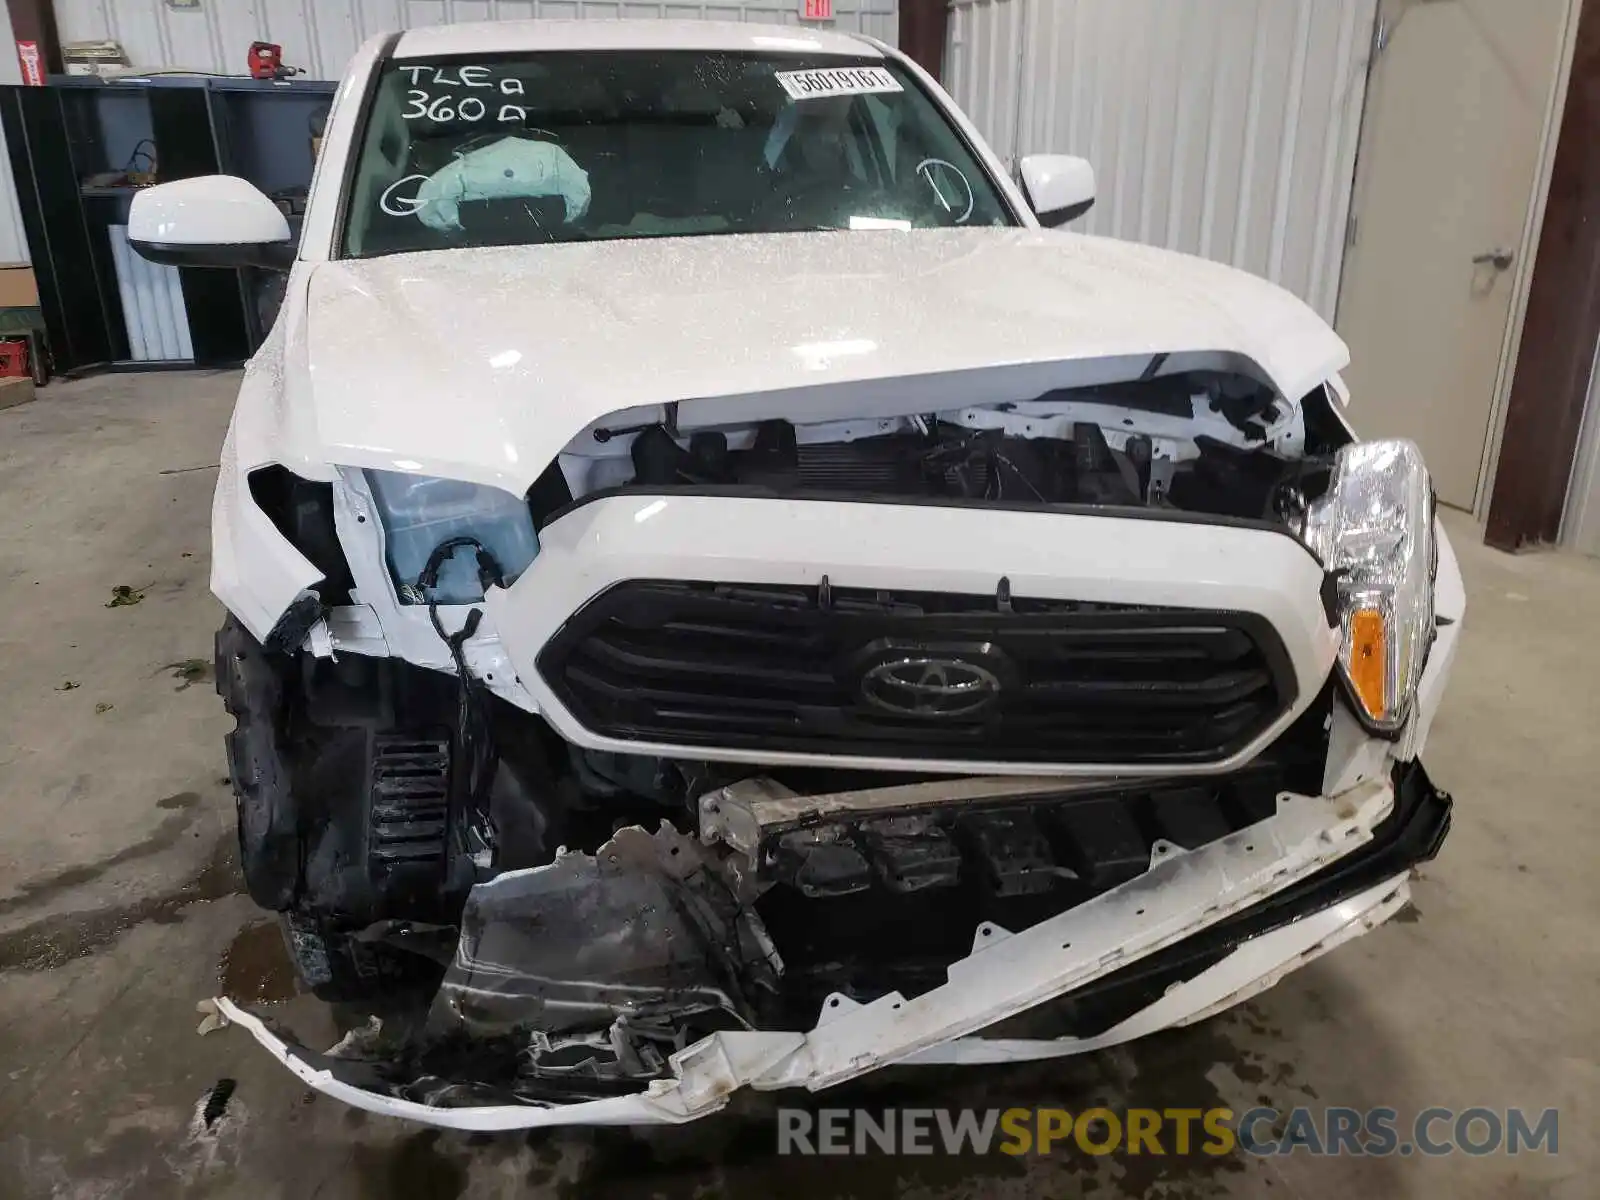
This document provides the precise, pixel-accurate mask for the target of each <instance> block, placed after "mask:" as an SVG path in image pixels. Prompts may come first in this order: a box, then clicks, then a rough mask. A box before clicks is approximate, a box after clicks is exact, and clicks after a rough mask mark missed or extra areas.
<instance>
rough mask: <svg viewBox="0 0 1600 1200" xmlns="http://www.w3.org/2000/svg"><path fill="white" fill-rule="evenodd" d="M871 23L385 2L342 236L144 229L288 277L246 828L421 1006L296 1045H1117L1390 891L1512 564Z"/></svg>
mask: <svg viewBox="0 0 1600 1200" xmlns="http://www.w3.org/2000/svg"><path fill="white" fill-rule="evenodd" d="M1017 176H1018V178H1017V180H1015V181H1014V180H1013V179H1012V178H1011V177H1010V176H1009V175H1008V173H1007V171H1006V170H1005V169H1004V168H1003V167H1002V165H1001V163H1000V162H999V161H998V160H997V159H996V157H995V155H994V154H993V152H992V151H991V150H990V149H989V148H988V147H987V146H986V145H985V144H984V142H983V140H982V138H980V137H979V135H978V134H977V132H976V131H975V130H974V128H973V126H972V124H971V122H970V121H968V120H967V119H966V118H965V117H964V116H963V115H962V114H961V113H960V112H959V111H958V110H957V109H956V108H955V106H954V104H953V103H952V102H951V100H950V98H949V97H948V96H947V95H946V94H945V93H944V92H943V91H942V90H941V89H940V88H939V86H938V85H937V84H936V83H935V82H934V81H933V80H932V79H930V78H929V77H928V76H927V75H926V74H925V73H924V72H923V71H921V70H920V69H919V68H918V67H917V66H916V65H914V64H913V63H912V62H911V61H909V60H908V59H907V58H905V57H904V56H902V55H901V54H899V53H897V52H896V51H895V50H893V49H892V48H890V47H888V46H885V45H883V44H881V43H879V42H876V41H873V40H872V39H870V38H864V37H857V36H853V35H849V34H845V33H839V32H828V31H812V30H809V29H807V30H799V29H795V28H780V27H773V28H765V27H761V26H757V25H719V24H701V23H674V22H640V23H630V22H605V21H593V22H553V21H552V22H527V23H504V24H483V25H463V26H454V27H443V28H434V29H426V30H416V31H411V32H406V33H402V34H396V35H393V36H387V37H380V38H376V39H374V40H372V41H371V42H369V43H368V44H367V45H365V46H364V47H363V48H362V49H361V51H360V52H359V53H358V54H357V56H356V58H355V60H354V62H353V63H352V64H351V67H350V71H349V74H348V76H347V78H346V79H345V80H344V82H343V83H342V84H341V86H340V88H339V91H338V94H337V98H336V100H335V102H334V105H333V110H332V113H331V116H330V119H329V121H328V124H327V132H326V137H325V140H324V142H323V145H322V150H321V157H320V161H319V162H318V163H317V168H316V178H315V182H314V184H313V187H312V190H311V194H310V197H309V200H308V203H307V207H306V211H305V214H304V223H303V227H302V228H301V230H300V231H299V236H298V240H294V239H291V236H290V231H289V227H288V225H287V224H286V221H285V218H284V216H283V215H282V214H281V213H280V212H279V211H278V209H276V208H275V207H274V206H273V204H272V203H271V202H269V201H268V200H267V199H266V198H265V197H264V196H262V195H261V194H260V193H258V192H256V191H255V190H254V189H253V188H251V187H250V185H249V184H247V183H245V182H244V181H242V180H238V179H232V178H226V177H209V178H196V179H185V180H179V181H176V182H172V183H166V184H163V185H161V186H159V187H154V188H151V189H149V190H147V191H144V192H142V193H140V194H139V196H138V197H137V199H136V200H135V202H134V205H133V210H132V214H131V219H130V236H131V238H132V240H133V242H134V244H135V245H136V247H137V248H138V249H139V251H140V252H141V253H142V254H144V255H145V256H146V257H147V258H150V259H152V260H154V261H157V262H165V263H178V264H183V265H189V266H194V265H207V264H209V265H214V266H222V267H236V266H241V265H251V266H255V267H267V268H270V269H276V270H281V271H284V272H287V282H286V291H285V295H284V300H283V304H282V309H281V312H280V313H279V315H278V317H277V320H276V323H275V325H274V326H273V328H272V331H271V334H270V336H269V337H268V338H267V340H266V343H265V344H264V345H263V346H262V348H261V350H260V352H259V353H258V354H257V355H256V356H255V358H254V359H253V360H252V362H251V363H250V366H249V368H248V370H247V371H246V373H245V376H244V380H243V383H242V385H241V387H240V391H239V398H238V404H237V408H236V410H235V412H234V416H233V421H232V424H231V426H230V427H229V431H228V436H227V441H226V443H225V445H224V447H223V451H222V460H221V462H222V466H221V477H220V480H219V482H218V485H217V491H216V500H215V510H214V520H213V544H212V587H213V590H214V591H215V592H216V594H217V596H218V597H219V598H220V599H221V600H222V602H223V603H224V604H225V605H226V606H227V609H228V613H229V615H228V617H227V619H226V623H225V624H224V625H223V628H222V629H221V631H220V632H219V634H218V636H217V679H218V686H219V690H220V691H221V693H222V697H223V699H224V701H225V703H226V704H227V707H228V711H229V712H230V713H231V714H232V715H233V716H234V717H235V718H236V719H237V729H236V730H235V731H234V732H233V733H231V734H230V735H229V737H228V756H229V761H230V766H231V771H232V776H233V783H234V787H235V790H236V792H237V796H238V806H239V831H240V845H241V853H242V860H243V868H244V873H245V876H246V879H247V881H248V884H249V889H250V892H251V894H252V895H253V896H254V898H255V899H256V900H257V902H259V903H260V904H262V905H263V906H265V907H267V908H270V909H273V910H277V911H280V912H281V913H282V914H283V917H284V924H285V929H286V931H287V936H288V939H289V943H290V946H291V948H292V950H293V953H294V958H295V961H296V963H297V965H298V967H299V969H300V972H301V974H302V976H303V978H304V980H305V982H306V984H307V985H308V986H310V987H312V988H314V989H315V990H317V991H318V992H319V994H322V995H324V996H328V997H338V996H342V997H356V998H363V997H364V998H371V997H373V996H374V995H381V998H382V999H383V1000H384V1002H385V1004H386V1005H387V1006H388V1007H389V1008H390V1009H391V1010H392V1009H393V1008H394V1007H395V1006H396V1005H397V1004H402V1003H403V1002H405V1001H406V1000H407V999H408V998H409V999H411V1000H414V1002H415V1012H416V1019H415V1020H414V1021H411V1022H404V1021H401V1022H394V1021H391V1022H389V1023H388V1024H386V1026H385V1030H384V1034H383V1036H382V1037H380V1038H368V1039H366V1040H365V1041H360V1042H359V1044H356V1045H354V1046H351V1045H347V1046H345V1047H343V1048H342V1050H341V1052H340V1054H339V1055H337V1056H332V1057H330V1056H324V1055H320V1054H317V1053H315V1052H313V1051H312V1050H309V1049H306V1048H304V1047H300V1046H296V1045H293V1044H291V1043H289V1042H287V1041H285V1040H284V1039H283V1038H282V1037H281V1036H280V1035H279V1034H277V1033H275V1032H274V1031H272V1030H270V1029H269V1028H267V1026H265V1025H264V1024H262V1023H261V1022H260V1021H259V1020H258V1019H257V1018H256V1017H255V1016H254V1015H252V1014H250V1013H249V1012H247V1011H245V1010H244V1009H242V1008H241V1007H239V1006H238V1005H237V1004H235V1003H234V1002H233V1001H232V1000H229V999H228V998H226V997H224V998H221V999H220V1000H219V1009H220V1011H221V1013H222V1014H223V1015H224V1016H225V1017H226V1018H227V1019H229V1020H231V1021H234V1022H236V1023H238V1024H241V1025H243V1026H245V1027H247V1028H248V1029H249V1030H250V1031H251V1032H252V1033H253V1034H254V1035H255V1037H256V1038H257V1039H258V1040H259V1041H261V1042H262V1043H263V1044H264V1045H265V1046H266V1047H267V1048H268V1049H269V1050H271V1052H272V1053H274V1054H275V1055H277V1056H278V1057H279V1058H280V1059H282V1060H283V1061H284V1062H285V1063H286V1064H287V1065H288V1066H289V1067H290V1068H291V1069H292V1070H294V1071H295V1072H296V1073H297V1074H299V1075H300V1076H301V1077H302V1078H304V1079H305V1080H306V1082H307V1083H308V1084H309V1085H311V1086H312V1087H315V1088H317V1089H319V1090H322V1091H324V1092H328V1093H330V1094H333V1095H336V1096H339V1097H341V1098H342V1099H344V1100H346V1101H348V1102H349V1103H351V1104H355V1105H359V1106H360V1107H362V1108H366V1109H369V1110H372V1111H375V1112H383V1113H390V1114H395V1115H399V1116H404V1117H409V1118H412V1119H415V1120H418V1121H424V1122H428V1123H431V1124H434V1125H442V1126H452V1127H461V1128H478V1129H506V1128H517V1127H526V1126H535V1125H547V1124H557V1123H581V1122H603V1123H624V1122H635V1123H636V1122H652V1121H658V1122H659V1121H684V1120H689V1119H691V1118H694V1117H698V1116H701V1115H703V1114H705V1113H708V1112H711V1111H713V1110H715V1109H717V1108H719V1107H721V1106H722V1105H723V1104H724V1103H725V1102H726V1101H727V1098H728V1096H729V1094H730V1093H731V1092H732V1091H734V1090H735V1089H736V1088H739V1087H743V1086H751V1087H756V1088H776V1087H786V1086H803V1087H807V1088H812V1089H816V1088H822V1087H826V1086H828V1085H831V1084H834V1083H838V1082H840V1081H842V1080H846V1079H850V1078H852V1077H855V1076H858V1075H861V1074H862V1073H864V1072H867V1071H871V1070H873V1069H874V1068H877V1067H880V1066H883V1065H885V1064H889V1063H928V1062H944V1063H952V1062H955V1063H985V1062H997V1061H1014V1060H1018V1059H1023V1058H1040V1057H1049V1056H1054V1055H1066V1054H1074V1053H1079V1052H1083V1051H1087V1050H1093V1049H1095V1048H1098V1047H1102V1046H1106V1045H1109V1044H1113V1043H1116V1042H1119V1041H1123V1040H1126V1039H1129V1038H1133V1037H1137V1036H1139V1035H1142V1034H1144V1033H1147V1032H1150V1031H1152V1030H1155V1029H1160V1028H1164V1027H1167V1026H1171V1025H1176V1024H1182V1023H1185V1022H1188V1021H1193V1020H1196V1019H1198V1018H1200V1017H1202V1016H1205V1015H1207V1014H1209V1013H1211V1012H1214V1011H1216V1010H1218V1009H1220V1008H1223V1007H1226V1006H1227V1005H1229V1004H1232V1003H1234V1002H1236V1001H1237V1000H1239V999H1240V998H1242V997H1244V996H1247V995H1250V994H1252V993H1253V992H1255V991H1258V990H1260V989H1261V988H1264V987H1266V986H1269V985H1270V984H1271V983H1273V982H1274V981H1275V980H1277V979H1278V978H1279V977H1281V976H1282V975H1283V974H1285V973H1286V972H1288V971H1290V970H1292V969H1294V968H1295V967H1297V966H1299V965H1301V964H1303V963H1305V962H1306V961H1308V960H1309V959H1311V958H1313V957H1315V956H1316V955H1318V954H1320V953H1322V952H1324V951H1326V950H1328V949H1329V948H1331V947H1333V946H1335V945H1337V944H1339V943H1340V942H1342V941H1344V940H1346V939H1348V938H1351V937H1354V936H1356V935H1358V934H1360V933H1362V932H1364V931H1366V930H1368V929H1370V928H1372V927H1373V926H1375V925H1377V924H1378V923H1380V922H1381V921H1383V920H1385V919H1387V918H1388V917H1390V916H1392V915H1393V914H1394V913H1395V912H1396V911H1397V910H1398V909H1399V908H1400V907H1401V906H1402V905H1403V904H1404V903H1405V901H1406V899H1407V882H1406V881H1407V877H1408V873H1409V872H1410V870H1411V868H1412V867H1413V866H1414V865H1415V864H1416V863H1418V862H1420V861H1423V860H1425V859H1427V858H1429V857H1430V856H1431V855H1432V854H1433V853H1434V852H1435V851H1436V850H1437V848H1438V846H1439V843H1440V841H1441V840H1442V839H1443V837H1444V835H1445V833H1446V831H1447V829H1448V825H1449V812H1450V801H1449V797H1448V796H1446V795H1444V794H1443V793H1442V792H1440V791H1438V790H1437V789H1435V788H1434V787H1433V786H1432V785H1431V784H1430V782H1429V780H1428V777H1427V775H1426V774H1425V773H1424V771H1423V768H1422V766H1421V764H1420V763H1419V761H1418V755H1419V753H1420V752H1421V750H1422V748H1423V745H1424V742H1425V741H1426V739H1427V735H1428V728H1429V724H1430V722H1431V721H1432V719H1433V716H1434V714H1435V712H1436V711H1437V709H1438V706H1439V701H1440V694H1441V691H1442V689H1443V687H1444V684H1445V678H1446V675H1447V673H1448V671H1449V668H1450V664H1451V660H1452V658H1453V655H1454V651H1455V648H1456V641H1457V637H1458V635H1459V632H1460V628H1461V619H1462V615H1463V611H1464V606H1465V601H1464V596H1463V592H1462V585H1461V579H1460V575H1459V572H1458V570H1457V567H1456V563H1455V559H1454V556H1453V554H1452V553H1451V551H1450V547H1449V543H1448V542H1447V541H1446V540H1445V537H1444V534H1443V532H1442V530H1441V529H1440V528H1439V527H1438V525H1437V523H1436V521H1435V513H1434V508H1435V505H1434V499H1433V494H1432V488H1431V486H1430V483H1429V479H1428V475H1427V472H1426V470H1425V468H1424V466H1423V464H1422V462H1421V460H1420V458H1419V456H1418V453H1417V450H1416V448H1415V446H1413V445H1412V444H1410V443H1408V442H1361V441H1359V440H1357V438H1356V436H1355V434H1354V433H1353V432H1352V430H1351V429H1350V427H1349V425H1348V424H1347V422H1346V418H1345V412H1344V409H1345V402H1346V399H1347V397H1346V393H1345V390H1344V386H1343V384H1342V383H1341V381H1340V378H1339V374H1338V373H1339V371H1340V370H1341V368H1343V367H1344V366H1345V365H1346V362H1347V352H1346V349H1345V346H1344V344H1343V343H1342V342H1341V341H1340V340H1339V338H1338V337H1337V336H1335V334H1334V333H1333V331H1332V330H1330V329H1329V328H1328V326H1327V325H1326V324H1325V323H1324V322H1323V321H1322V320H1320V319H1319V318H1318V317H1317V316H1316V315H1315V314H1314V313H1313V312H1311V311H1310V310H1309V309H1308V308H1307V307H1306V306H1305V305H1303V304H1301V303H1300V302H1299V301H1298V300H1296V299H1294V298H1293V297H1291V296H1289V295H1287V294H1285V293H1284V292H1282V291H1280V290H1279V289H1277V288H1275V287H1273V286H1271V285H1269V284H1267V283H1264V282H1262V281H1261V280H1258V279H1255V278H1252V277H1250V276H1248V275H1245V274H1241V273H1240V272H1238V271H1234V270H1231V269H1229V268H1226V267H1223V266H1219V265H1216V264H1213V263H1209V262H1204V261H1201V260H1198V259H1194V258H1189V257H1185V256H1183V255H1180V254H1175V253H1169V252H1165V251H1161V250H1155V249H1150V248H1147V247H1143V246H1137V245H1131V244H1128V243H1124V242H1117V241H1109V240H1103V239H1098V238H1092V237H1086V236H1081V235H1077V234H1074V233H1071V232H1067V231H1064V230H1061V229H1059V228H1056V227H1058V226H1061V225H1063V224H1064V223H1066V222H1069V221H1070V220H1071V219H1072V218H1074V217H1075V216H1078V215H1080V214H1081V213H1083V212H1084V211H1085V210H1086V209H1087V208H1088V206H1089V205H1090V204H1091V203H1092V202H1093V199H1094V176H1093V171H1092V169H1091V168H1090V166H1089V165H1088V164H1087V163H1084V162H1082V161H1081V160H1078V159H1074V158H1069V157H1063V156H1055V155H1047V156H1037V157H1027V158H1023V159H1022V160H1021V161H1020V163H1019V165H1018V170H1017Z"/></svg>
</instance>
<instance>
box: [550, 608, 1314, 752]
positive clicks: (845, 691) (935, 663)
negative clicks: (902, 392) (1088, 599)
mask: <svg viewBox="0 0 1600 1200" xmlns="http://www.w3.org/2000/svg"><path fill="white" fill-rule="evenodd" d="M538 668H539V673H540V675H541V676H542V677H543V678H544V680H545V682H546V683H547V684H548V685H549V687H550V688H551V690H552V691H554V692H555V694H556V695H557V696H558V697H559V698H560V700H561V702H562V703H563V704H564V705H565V706H566V707H567V708H568V709H569V710H570V711H571V712H572V714H573V716H574V717H576V718H577V720H578V721H579V722H580V723H581V724H582V725H583V726H584V727H585V728H587V729H589V730H591V731H593V732H594V733H597V734H600V735H603V736H606V737H612V738H617V739H621V740H626V741H641V742H643V741H650V742H666V743H670V744H673V745H681V746H686V747H690V746H718V747H725V748H729V749H743V750H756V751H774V752H776V751H788V752H801V753H812V754H828V755H854V756H882V757H901V758H925V759H942V760H949V761H996V762H1040V763H1119V764H1120V763H1127V764H1140V763H1145V764H1156V763H1175V764H1197V763H1205V762H1210V761H1216V760H1219V759H1223V758H1226V757H1228V756H1229V755H1231V754H1233V753H1235V752H1237V751H1238V750H1240V749H1242V748H1243V747H1244V746H1246V745H1247V744H1249V743H1250V742H1251V741H1252V740H1254V739H1255V738H1256V737H1257V736H1258V735H1260V734H1261V733H1262V732H1263V731H1264V730H1265V729H1267V728H1268V727H1269V726H1270V725H1271V724H1272V723H1273V722H1274V721H1275V720H1276V719H1277V718H1278V717H1279V716H1280V715H1281V714H1282V713H1283V712H1284V711H1286V709H1287V708H1288V707H1289V705H1291V704H1292V703H1293V701H1294V698H1295V697H1294V676H1293V672H1292V670H1291V667H1290V664H1289V661H1288V657H1287V655H1286V653H1285V651H1284V649H1283V644H1282V642H1281V641H1280V640H1279V638H1278V636H1277V634H1276V632H1275V631H1274V630H1273V629H1272V627H1271V625H1270V624H1269V623H1268V622H1267V621H1266V620H1265V619H1264V618H1262V617H1259V616H1257V615H1255V614H1250V613H1231V612H1209V611H1207V612H1202V611H1194V610H1187V609H1174V608H1146V607H1134V606H1119V605H1107V604H1089V603H1078V602H1072V601H1055V600H1027V599H1020V598H1019V599H1015V600H1013V599H1012V598H1011V597H1010V596H1009V588H1008V585H1007V584H1005V583H1004V582H1003V581H1002V584H1001V586H1000V588H999V590H998V592H997V594H996V595H993V596H975V595H965V594H960V595H957V594H947V593H927V592H900V591H896V592H881V591H870V590H863V589H854V588H833V587H830V586H829V585H828V582H827V580H826V578H824V580H823V581H822V584H821V585H820V586H818V587H782V586H765V585H750V584H719V583H690V582H661V581H650V580H634V581H629V582H626V583H620V584H617V585H615V586H613V587H612V588H610V589H609V590H607V591H605V592H603V593H602V594H601V595H599V596H597V597H595V598H594V599H593V600H591V601H590V602H589V603H588V604H587V605H585V606H584V607H583V608H582V609H581V610H580V611H579V612H578V613H576V614H575V615H574V616H573V617H572V618H570V619H569V620H568V622H567V624H566V625H565V626H563V627H562V629H561V630H560V631H559V632H558V633H557V634H556V635H555V637H553V638H552V639H551V640H550V642H549V643H548V644H547V645H546V646H545V648H544V650H543V651H542V652H541V653H540V655H539V659H538Z"/></svg>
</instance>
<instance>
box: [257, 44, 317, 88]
mask: <svg viewBox="0 0 1600 1200" xmlns="http://www.w3.org/2000/svg"><path fill="white" fill-rule="evenodd" d="M304 73H305V72H303V71H302V70H301V69H300V68H299V67H286V66H284V65H283V47H282V46H280V45H278V44H277V43H276V42H251V43H250V75H251V77H252V78H255V79H287V78H289V76H291V75H303V74H304Z"/></svg>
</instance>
